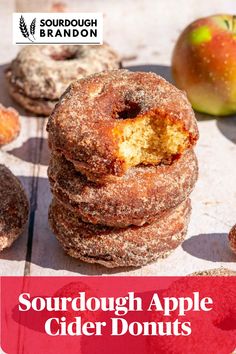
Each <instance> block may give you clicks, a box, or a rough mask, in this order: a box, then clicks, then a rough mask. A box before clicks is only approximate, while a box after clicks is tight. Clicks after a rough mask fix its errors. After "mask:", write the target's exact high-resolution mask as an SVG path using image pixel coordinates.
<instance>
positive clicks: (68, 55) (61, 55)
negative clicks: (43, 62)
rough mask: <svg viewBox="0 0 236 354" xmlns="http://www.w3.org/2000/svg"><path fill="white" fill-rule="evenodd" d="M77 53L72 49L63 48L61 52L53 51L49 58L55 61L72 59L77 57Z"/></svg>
mask: <svg viewBox="0 0 236 354" xmlns="http://www.w3.org/2000/svg"><path fill="white" fill-rule="evenodd" d="M77 57H78V55H77V52H76V51H74V52H72V51H68V50H64V51H61V52H58V53H57V52H55V53H52V54H51V59H53V60H55V61H67V60H73V59H77Z"/></svg>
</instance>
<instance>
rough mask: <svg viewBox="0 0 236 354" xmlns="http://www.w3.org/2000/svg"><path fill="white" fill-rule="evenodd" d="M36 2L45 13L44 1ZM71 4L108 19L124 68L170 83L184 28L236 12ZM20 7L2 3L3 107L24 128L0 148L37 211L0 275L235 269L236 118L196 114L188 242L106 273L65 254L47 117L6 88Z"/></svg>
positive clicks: (224, 7)
mask: <svg viewBox="0 0 236 354" xmlns="http://www.w3.org/2000/svg"><path fill="white" fill-rule="evenodd" d="M18 3H19V1H18ZM31 3H32V2H31ZM37 3H38V6H39V8H40V3H41V1H37ZM44 3H45V1H44ZM72 3H73V5H74V6H75V5H76V6H77V11H94V12H95V11H101V12H103V13H104V38H105V40H106V41H107V42H108V43H110V44H111V45H113V46H114V47H115V48H116V49H117V50H118V51H119V52H120V53H121V55H122V57H123V59H124V65H125V66H126V67H128V68H130V69H132V70H144V71H154V72H156V73H158V74H160V75H163V76H164V77H165V78H167V79H169V80H171V75H170V67H169V65H170V57H171V51H172V49H173V45H174V42H175V40H176V38H177V37H178V34H179V32H180V31H181V29H183V28H184V27H185V26H186V25H187V24H188V23H189V22H191V21H192V20H193V19H195V18H197V17H200V16H206V15H209V14H212V13H220V12H226V13H227V12H229V13H233V11H234V9H235V1H234V0H231V1H226V0H215V1H214V2H212V1H208V2H207V1H205V0H198V1H194V0H179V1H175V0H149V1H144V0H127V1H125V2H123V1H115V0H112V1H102V0H96V1H90V2H82V1H77V2H76V1H72ZM77 3H78V4H77ZM14 9H15V4H14V1H12V0H11V1H8V0H1V2H0V23H1V39H0V42H1V56H0V102H1V103H3V104H4V105H6V106H12V107H15V108H16V109H17V110H18V111H19V112H20V113H21V121H22V130H21V134H20V136H19V137H18V138H17V139H16V140H15V141H14V142H12V143H11V144H9V145H7V146H5V147H3V148H1V150H0V162H1V163H4V164H6V165H7V166H8V167H9V168H10V169H11V170H12V172H13V173H14V174H16V175H17V176H19V177H20V179H21V181H22V182H23V184H24V186H25V189H26V191H27V193H28V196H29V199H30V203H31V213H30V220H29V224H28V227H27V228H26V230H25V232H24V234H23V235H22V236H21V237H20V238H19V239H18V240H17V241H16V242H15V243H14V245H13V247H12V248H10V249H8V250H5V251H3V252H2V253H1V254H0V275H23V274H26V275H29V274H30V275H185V274H189V273H191V272H194V271H198V270H203V269H210V268H215V267H220V266H224V267H228V268H230V269H233V270H236V256H235V255H234V254H233V253H232V252H231V251H230V249H229V247H228V242H227V233H228V231H229V229H230V227H231V226H232V225H233V224H234V223H236V183H235V182H236V117H230V118H223V119H217V118H211V117H207V116H201V115H197V118H198V120H199V129H200V141H199V143H198V146H197V149H196V152H197V155H198V159H199V165H200V176H199V181H198V183H197V185H196V188H195V190H194V192H193V194H192V206H193V212H192V218H191V223H190V226H189V231H188V237H187V239H186V240H185V242H184V243H183V245H182V246H181V247H178V248H177V249H176V250H175V251H174V252H173V253H172V254H171V255H170V256H169V257H168V258H166V259H165V260H162V261H158V262H156V263H153V264H150V265H147V266H145V267H142V268H138V269H118V270H107V269H105V268H104V267H101V266H96V265H87V264H85V263H80V262H79V261H76V260H74V259H72V258H70V257H69V256H67V255H65V254H64V252H63V250H62V249H61V248H60V246H59V245H58V243H57V241H56V239H55V237H54V236H53V235H52V233H51V231H50V230H49V227H48V222H47V209H48V205H49V203H50V200H51V195H50V191H49V185H48V180H47V174H46V170H47V164H48V159H49V151H48V147H47V134H46V131H45V126H46V119H45V118H36V117H32V116H30V115H29V114H26V113H25V112H24V110H23V109H21V108H20V107H19V106H18V105H17V104H16V103H14V102H13V101H12V100H11V99H10V97H9V96H8V93H7V90H6V86H5V83H4V74H3V72H4V69H5V68H6V66H7V64H8V63H9V61H10V60H12V59H13V57H14V56H15V54H16V52H17V50H18V49H19V48H18V47H16V46H13V45H12V44H11V43H12V38H11V13H12V12H13V11H14Z"/></svg>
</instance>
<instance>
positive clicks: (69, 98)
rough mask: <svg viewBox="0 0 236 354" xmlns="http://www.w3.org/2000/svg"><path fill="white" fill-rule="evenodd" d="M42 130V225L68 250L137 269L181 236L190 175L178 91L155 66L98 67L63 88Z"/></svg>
mask: <svg viewBox="0 0 236 354" xmlns="http://www.w3.org/2000/svg"><path fill="white" fill-rule="evenodd" d="M47 130H48V133H49V147H50V148H51V160H50V165H49V169H48V176H49V181H50V186H51V191H52V194H53V200H52V203H51V205H50V208H49V223H50V226H51V229H52V231H53V232H54V233H55V235H56V237H57V239H58V240H59V242H60V244H61V245H62V247H63V248H64V250H65V251H66V252H67V253H68V254H69V255H70V256H72V257H75V258H78V259H80V260H82V261H85V262H89V263H99V264H102V265H104V266H106V267H119V266H142V265H145V264H147V263H148V262H152V261H155V260H157V259H161V258H164V257H166V256H167V255H168V254H169V253H170V252H171V251H172V250H174V249H175V248H176V247H178V246H179V245H180V244H181V243H182V242H183V240H184V238H185V235H186V232H187V227H188V222H189V217H190V212H191V203H190V199H189V195H190V193H191V191H192V189H193V187H194V185H195V182H196V180H197V176H198V165H197V159H196V156H195V153H194V151H193V147H194V145H195V144H196V142H197V139H198V129H197V124H196V120H195V116H194V113H193V111H192V109H191V106H190V104H189V102H188V100H187V98H186V95H185V94H184V93H183V92H181V91H179V90H178V89H177V88H175V87H174V86H172V85H171V84H170V83H168V82H167V81H165V80H164V79H163V78H161V77H160V76H157V75H156V74H154V73H144V72H131V71H128V70H113V71H104V72H101V73H98V74H94V75H91V76H88V77H86V78H83V79H80V80H77V81H74V82H73V83H72V84H71V85H70V86H69V87H68V89H67V90H66V91H65V93H64V94H63V95H62V97H61V98H60V100H59V103H58V104H57V105H56V107H55V109H54V111H53V113H52V114H51V116H50V118H49V121H48V125H47Z"/></svg>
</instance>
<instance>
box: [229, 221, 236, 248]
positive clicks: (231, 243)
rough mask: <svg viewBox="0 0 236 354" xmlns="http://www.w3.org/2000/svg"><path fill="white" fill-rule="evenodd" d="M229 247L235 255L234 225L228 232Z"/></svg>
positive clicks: (235, 228) (235, 232) (235, 230)
mask: <svg viewBox="0 0 236 354" xmlns="http://www.w3.org/2000/svg"><path fill="white" fill-rule="evenodd" d="M229 246H230V248H231V250H232V251H233V252H234V253H236V225H234V226H233V227H232V229H231V230H230V232H229Z"/></svg>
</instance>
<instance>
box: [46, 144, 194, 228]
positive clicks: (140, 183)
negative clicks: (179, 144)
mask: <svg viewBox="0 0 236 354" xmlns="http://www.w3.org/2000/svg"><path fill="white" fill-rule="evenodd" d="M48 176H49V181H50V185H51V190H52V194H53V195H54V197H56V198H57V199H58V200H59V201H61V202H62V203H63V204H64V205H65V206H66V207H68V208H70V209H71V210H72V211H73V212H74V213H75V214H77V215H78V217H80V218H81V219H82V220H83V221H85V222H91V223H93V224H105V225H108V226H115V227H126V226H128V225H137V226H141V225H143V224H145V223H150V222H152V221H154V220H156V219H157V217H158V215H160V214H161V213H163V212H164V211H166V210H168V209H171V208H174V207H176V206H177V205H178V204H180V203H182V202H183V201H184V200H185V199H187V198H188V196H189V194H190V193H191V191H192V189H193V187H194V185H195V182H196V180H197V176H198V165H197V159H196V156H195V154H194V152H193V150H188V151H186V152H185V153H184V154H183V155H182V156H181V157H180V159H178V160H175V161H174V162H173V163H172V164H171V165H158V166H139V167H132V168H130V169H129V170H128V171H127V173H126V174H125V175H123V176H121V177H117V178H116V179H115V181H110V182H109V183H105V184H98V183H95V182H92V181H88V180H87V178H86V177H85V176H84V175H82V174H81V173H80V172H77V171H76V170H75V169H74V166H73V164H72V163H71V162H69V161H67V160H66V159H65V158H64V157H63V156H60V155H58V154H55V153H53V154H52V156H51V160H50V164H49V169H48Z"/></svg>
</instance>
